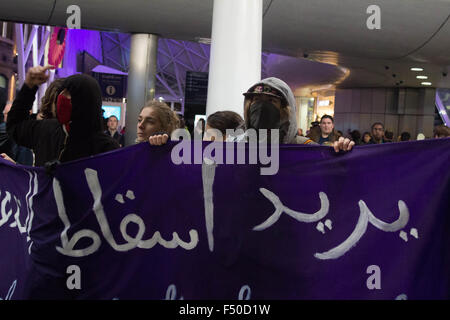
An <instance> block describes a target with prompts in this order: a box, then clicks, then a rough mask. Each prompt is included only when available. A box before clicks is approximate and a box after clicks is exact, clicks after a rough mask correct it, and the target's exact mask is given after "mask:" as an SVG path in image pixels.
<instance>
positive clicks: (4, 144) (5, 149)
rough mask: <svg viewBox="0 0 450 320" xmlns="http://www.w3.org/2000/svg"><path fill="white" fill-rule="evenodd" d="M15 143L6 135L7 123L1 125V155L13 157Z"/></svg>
mask: <svg viewBox="0 0 450 320" xmlns="http://www.w3.org/2000/svg"><path fill="white" fill-rule="evenodd" d="M13 146H14V141H13V140H12V139H11V138H10V137H9V136H8V134H7V133H6V123H4V122H3V123H0V153H6V154H7V155H8V156H10V157H11V154H12V151H13Z"/></svg>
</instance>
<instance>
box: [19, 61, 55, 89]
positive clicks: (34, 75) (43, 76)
mask: <svg viewBox="0 0 450 320" xmlns="http://www.w3.org/2000/svg"><path fill="white" fill-rule="evenodd" d="M49 69H55V67H54V66H45V67H42V66H37V67H33V68H30V69H28V71H27V75H26V76H25V84H26V85H27V86H28V87H30V88H33V87H34V86H39V85H41V84H43V83H44V82H46V81H47V80H48V78H49V75H48V74H47V70H49Z"/></svg>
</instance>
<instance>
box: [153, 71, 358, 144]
mask: <svg viewBox="0 0 450 320" xmlns="http://www.w3.org/2000/svg"><path fill="white" fill-rule="evenodd" d="M244 96H245V99H244V128H243V129H244V131H245V132H244V134H241V135H237V136H234V137H230V138H228V140H229V141H237V142H240V141H247V140H248V135H247V133H248V131H247V130H248V129H254V130H256V132H257V133H258V130H259V129H278V130H279V142H280V144H316V143H315V142H313V141H312V140H311V139H309V138H306V137H302V136H299V135H298V134H297V133H298V130H297V129H298V128H297V120H296V110H295V109H296V103H295V98H294V94H293V93H292V91H291V89H290V88H289V86H288V85H287V84H286V83H285V82H284V81H282V80H280V79H278V78H274V77H271V78H266V79H263V80H261V81H259V82H258V83H256V84H254V85H253V86H251V87H250V89H248V90H247V92H245V93H244ZM268 134H270V131H269V132H268ZM167 139H168V137H167V135H158V136H155V137H151V138H150V144H152V145H161V144H164V143H166V141H167ZM267 140H268V141H271V139H270V137H268V138H267ZM354 144H355V143H354V142H353V141H351V140H350V139H344V138H342V137H341V138H339V140H338V141H335V142H334V143H333V147H334V150H335V151H336V152H339V151H340V150H343V151H350V150H351V149H352V147H353V146H354Z"/></svg>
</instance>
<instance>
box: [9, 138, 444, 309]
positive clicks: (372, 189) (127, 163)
mask: <svg viewBox="0 0 450 320" xmlns="http://www.w3.org/2000/svg"><path fill="white" fill-rule="evenodd" d="M175 146H176V144H175V143H169V144H168V145H165V146H162V147H151V146H150V145H149V144H147V143H142V144H138V145H134V146H131V147H128V148H124V149H120V150H117V151H114V152H110V153H106V154H102V155H99V156H96V157H92V158H89V159H84V160H79V161H74V162H71V163H66V164H62V165H59V166H58V167H57V168H56V170H55V171H54V172H53V173H46V172H45V170H44V169H42V168H30V167H24V166H20V165H13V164H11V163H9V162H7V161H4V160H2V159H0V210H1V216H0V252H1V255H2V259H1V260H0V298H2V299H47V298H49V299H50V298H51V299H121V300H122V299H156V300H159V299H177V300H178V299H185V300H187V299H252V300H253V299H255V300H256V299H449V298H450V271H449V270H450V237H449V234H450V212H449V207H450V206H449V204H450V203H449V195H450V184H449V181H450V170H449V164H450V161H449V160H450V139H437V140H425V141H417V142H405V143H395V144H394V143H393V144H385V145H369V146H362V147H356V148H354V150H352V151H351V152H348V153H346V154H335V153H334V151H333V149H332V148H330V147H322V146H291V145H289V146H282V147H281V148H280V152H279V170H278V173H277V174H275V175H261V170H260V165H252V164H234V165H232V164H214V163H210V162H208V163H209V164H207V163H204V164H179V165H177V164H174V163H173V161H172V159H173V157H172V151H173V149H174V147H175ZM205 147H207V144H206V143H205V144H204V145H203V148H205ZM247 150H248V149H247ZM216 152H217V150H216Z"/></svg>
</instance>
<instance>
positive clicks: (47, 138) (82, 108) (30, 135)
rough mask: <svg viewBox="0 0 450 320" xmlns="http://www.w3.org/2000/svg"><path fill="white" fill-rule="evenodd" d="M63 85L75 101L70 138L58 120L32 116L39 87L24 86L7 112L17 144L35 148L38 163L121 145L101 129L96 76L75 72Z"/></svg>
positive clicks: (99, 151) (99, 93)
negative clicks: (33, 118)
mask: <svg viewBox="0 0 450 320" xmlns="http://www.w3.org/2000/svg"><path fill="white" fill-rule="evenodd" d="M63 87H64V88H67V90H68V91H69V92H70V95H71V101H72V116H71V121H72V122H71V124H70V132H69V135H68V136H67V137H66V134H65V132H64V130H63V129H62V126H61V124H60V123H59V122H58V120H57V119H44V120H32V119H29V112H30V109H31V107H32V105H33V101H34V97H35V94H36V91H37V89H38V88H37V87H34V88H29V87H28V86H27V85H23V87H22V89H21V90H20V91H19V93H18V95H17V98H16V99H15V100H14V102H13V105H12V107H11V110H10V111H9V113H8V122H7V130H8V133H9V134H10V135H11V136H12V137H13V139H14V140H15V141H16V143H17V144H19V145H23V146H25V147H28V148H31V149H33V151H34V153H35V165H36V166H43V165H44V164H45V163H46V162H48V161H53V160H57V159H59V160H60V161H61V162H66V161H71V160H75V159H79V158H84V157H88V156H92V155H95V154H98V153H102V152H106V151H110V150H114V149H117V148H119V144H118V143H117V142H116V141H115V140H114V139H112V138H111V137H108V136H107V135H106V134H104V133H103V132H102V130H101V129H102V127H101V106H102V98H101V91H100V87H99V85H98V83H97V82H96V81H95V79H94V78H92V77H90V76H87V75H74V76H71V77H68V78H67V79H66V81H65V82H64V85H63Z"/></svg>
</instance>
